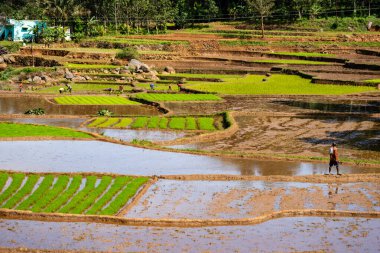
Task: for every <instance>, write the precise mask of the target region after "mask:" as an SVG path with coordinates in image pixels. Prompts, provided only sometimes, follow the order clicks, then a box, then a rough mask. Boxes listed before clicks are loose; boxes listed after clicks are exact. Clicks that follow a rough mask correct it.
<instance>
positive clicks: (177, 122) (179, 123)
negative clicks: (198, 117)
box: [169, 117, 186, 130]
mask: <svg viewBox="0 0 380 253" xmlns="http://www.w3.org/2000/svg"><path fill="white" fill-rule="evenodd" d="M185 125H186V119H185V118H182V117H181V118H180V117H173V118H170V121H169V128H170V129H175V130H183V129H185Z"/></svg>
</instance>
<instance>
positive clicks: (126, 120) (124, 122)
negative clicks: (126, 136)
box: [113, 118, 133, 128]
mask: <svg viewBox="0 0 380 253" xmlns="http://www.w3.org/2000/svg"><path fill="white" fill-rule="evenodd" d="M132 122H133V119H131V118H121V119H120V122H119V123H117V124H116V125H114V126H113V127H115V128H126V127H128V126H129V125H130V124H131V123H132Z"/></svg>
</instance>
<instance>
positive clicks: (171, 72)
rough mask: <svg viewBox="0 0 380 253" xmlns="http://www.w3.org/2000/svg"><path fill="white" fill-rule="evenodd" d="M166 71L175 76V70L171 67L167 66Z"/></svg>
mask: <svg viewBox="0 0 380 253" xmlns="http://www.w3.org/2000/svg"><path fill="white" fill-rule="evenodd" d="M164 71H165V72H167V73H169V74H175V69H174V68H173V67H170V66H166V67H165V68H164Z"/></svg>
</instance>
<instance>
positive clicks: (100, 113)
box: [96, 109, 113, 117]
mask: <svg viewBox="0 0 380 253" xmlns="http://www.w3.org/2000/svg"><path fill="white" fill-rule="evenodd" d="M96 115H98V116H105V117H110V116H112V115H113V112H111V111H109V110H108V109H103V110H100V111H98V112H97V113H96Z"/></svg>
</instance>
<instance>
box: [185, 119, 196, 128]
mask: <svg viewBox="0 0 380 253" xmlns="http://www.w3.org/2000/svg"><path fill="white" fill-rule="evenodd" d="M197 128H198V127H197V122H196V120H195V118H194V117H186V130H197Z"/></svg>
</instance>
